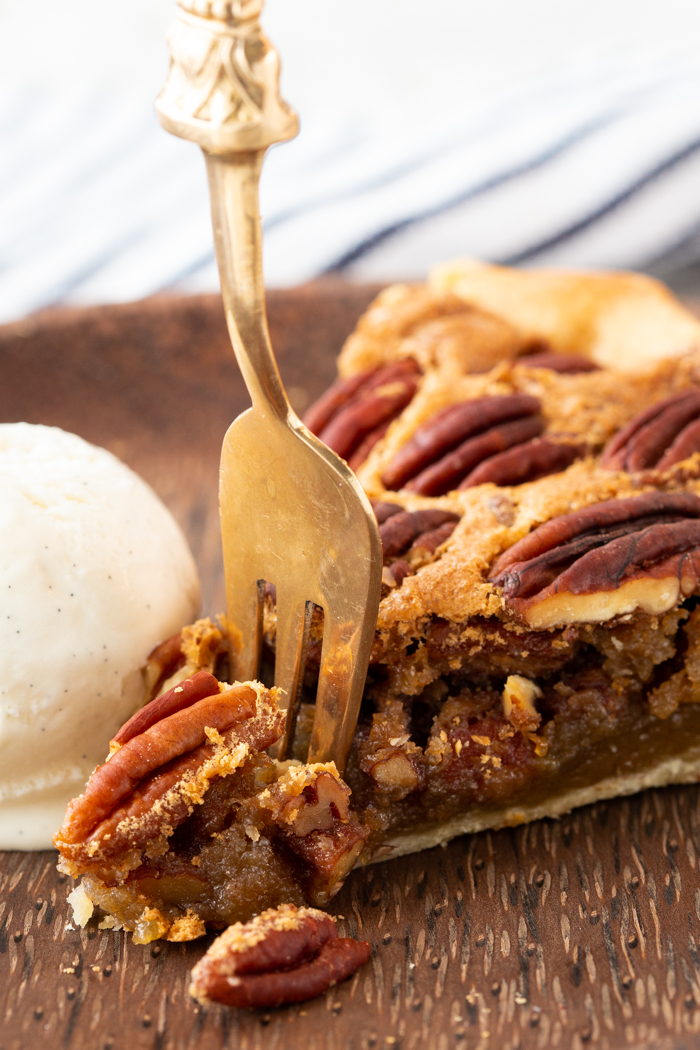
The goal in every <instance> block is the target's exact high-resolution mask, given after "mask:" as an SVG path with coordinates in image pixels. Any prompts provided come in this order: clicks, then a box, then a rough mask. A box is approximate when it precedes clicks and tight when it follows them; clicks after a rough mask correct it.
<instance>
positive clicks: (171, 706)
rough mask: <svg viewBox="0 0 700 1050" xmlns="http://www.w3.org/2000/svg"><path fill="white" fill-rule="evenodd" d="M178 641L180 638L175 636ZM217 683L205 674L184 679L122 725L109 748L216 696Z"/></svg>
mask: <svg viewBox="0 0 700 1050" xmlns="http://www.w3.org/2000/svg"><path fill="white" fill-rule="evenodd" d="M176 637H177V638H178V639H179V637H180V636H179V635H177V636H176ZM218 695H219V683H218V681H217V680H216V678H215V677H214V675H213V674H209V672H208V671H198V672H197V674H193V675H191V676H190V677H189V678H186V679H185V680H184V681H183V682H180V684H179V685H176V686H174V687H173V688H172V689H169V690H168V692H167V693H163V695H162V696H159V697H156V698H155V699H154V700H151V702H150V703H148V704H146V705H145V707H142V708H141V709H140V710H139V711H137V712H136V714H135V715H132V717H131V718H130V719H129V721H128V722H125V723H124V725H123V726H122V727H121V729H120V730H119V732H118V733H117V734H116V736H115V737H114V739H113V740H112V741H111V742H110V743H111V744H126V743H127V742H128V741H129V740H131V739H132V738H133V737H135V736H138V735H139V733H144V732H145V731H146V730H147V729H150V727H151V726H152V725H155V724H156V722H160V721H162V719H164V718H166V717H167V716H168V715H174V714H175V712H176V711H182V710H184V709H185V708H186V707H191V706H192V704H196V703H197V701H198V700H203V699H204V697H206V696H218Z"/></svg>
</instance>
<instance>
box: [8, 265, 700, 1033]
mask: <svg viewBox="0 0 700 1050" xmlns="http://www.w3.org/2000/svg"><path fill="white" fill-rule="evenodd" d="M375 291H376V289H375V288H353V287H351V286H348V285H343V284H340V283H330V282H329V283H327V284H318V285H310V286H307V287H305V288H301V289H296V290H293V291H289V292H277V293H273V294H271V295H270V299H269V307H270V321H271V330H272V336H273V342H274V344H275V348H276V350H277V354H278V357H279V361H280V367H281V370H282V373H283V376H284V379H285V382H286V384H287V388H288V390H289V392H290V396H291V398H292V401H293V403H294V404H295V407H296V408H297V409H298V410H303V409H304V407H305V405H306V404H308V403H309V402H310V401H311V400H312V399H313V398H315V397H316V396H317V395H318V394H319V393H320V392H321V391H322V390H323V389H325V387H326V386H327V385H328V383H329V382H330V381H331V379H332V378H333V376H334V373H335V367H334V358H335V355H336V354H337V352H338V350H339V349H340V346H341V345H342V341H343V339H344V337H345V336H346V335H347V333H348V332H349V331H350V330H351V328H352V326H353V324H354V321H355V319H356V318H357V316H358V315H359V314H360V313H361V311H362V310H363V309H364V307H365V306H366V304H367V302H368V301H369V300H370V299H371V297H372V296H373V294H374V293H375ZM246 404H247V397H246V394H245V390H244V388H243V384H242V382H241V380H240V377H239V375H238V371H237V368H236V365H235V362H234V360H233V355H232V352H231V350H230V347H229V344H228V339H227V336H226V332H225V328H224V321H223V314H222V311H221V306H220V303H219V300H218V298H217V297H215V296H206V297H196V298H190V299H154V300H150V301H147V302H144V303H139V304H134V305H127V306H113V307H102V308H99V309H90V310H80V311H63V312H61V313H54V314H45V315H42V316H40V317H38V318H35V319H30V320H27V321H23V322H21V323H18V324H15V325H10V326H6V327H5V328H4V329H0V420H2V421H15V420H21V419H26V420H29V421H30V422H41V423H51V424H56V425H58V426H62V427H64V428H65V429H67V430H72V431H74V432H76V433H78V434H81V435H82V436H83V437H85V438H88V439H89V440H90V441H94V442H96V443H97V444H100V445H104V446H106V447H107V448H109V449H111V450H112V451H113V452H116V453H117V455H119V456H120V457H121V458H122V459H124V460H125V461H126V462H127V463H129V464H130V465H131V466H132V467H134V468H135V469H136V470H137V471H139V473H141V474H142V475H143V476H144V477H145V478H146V479H147V480H148V481H149V482H150V483H151V484H152V485H153V486H154V488H155V489H156V491H157V492H158V493H159V494H160V495H161V496H162V497H163V499H164V500H165V501H166V503H167V504H168V505H169V506H170V507H171V509H172V510H173V511H174V513H175V515H176V516H177V518H178V519H179V521H180V522H181V524H182V525H183V527H184V529H185V531H186V533H187V535H188V537H189V539H190V542H191V543H192V546H193V549H194V552H195V556H196V558H197V561H198V563H199V567H200V571H201V574H202V578H203V584H204V595H205V598H204V607H205V610H206V611H210V612H215V611H218V610H220V609H222V608H223V587H222V576H221V556H220V548H219V534H218V521H217V510H216V476H217V468H218V456H219V449H220V445H221V440H222V437H223V434H224V431H225V429H226V427H227V426H228V424H229V422H230V421H231V419H232V418H233V417H234V416H235V415H236V414H237V413H238V412H239V411H241V410H242V409H243V408H244V407H245V406H246ZM37 644H40V639H38V640H37ZM699 864H700V791H699V789H698V788H697V787H684V788H669V789H666V790H663V791H652V792H646V793H645V794H643V795H639V796H636V797H634V798H632V799H622V800H618V801H615V802H610V803H600V804H599V805H596V806H592V807H588V808H586V809H583V810H579V811H578V812H576V813H575V814H573V816H571V817H569V818H565V819H563V820H561V821H543V822H540V823H537V824H532V825H529V826H525V827H522V828H518V829H517V830H506V831H501V832H497V833H484V834H482V835H476V836H472V837H465V838H462V839H458V840H456V841H455V842H453V843H452V844H451V845H450V846H448V847H447V848H446V849H436V850H432V851H431V852H428V853H423V854H419V855H417V856H413V857H408V858H402V859H400V860H396V861H389V862H386V863H384V864H380V865H376V866H374V867H370V868H368V869H365V870H363V871H359V872H356V873H354V874H353V876H352V877H351V878H350V879H349V880H348V883H347V884H346V886H345V888H344V889H343V891H342V892H341V894H340V895H339V896H338V897H337V898H336V900H335V901H334V902H333V908H332V910H333V911H334V913H336V914H338V915H342V916H343V919H342V920H341V923H340V925H341V927H344V929H345V930H346V931H347V932H349V933H350V934H351V935H354V936H357V935H360V936H362V937H363V938H366V939H368V940H369V941H370V942H371V943H372V959H371V962H370V963H368V964H367V966H366V967H364V969H362V970H361V971H360V972H359V973H358V974H356V975H355V977H354V978H352V979H351V980H350V981H348V982H346V983H345V984H343V985H341V986H340V987H338V988H335V989H333V990H331V992H329V993H328V995H326V996H325V997H324V998H321V999H318V1000H316V1001H314V1002H310V1003H307V1004H305V1005H302V1006H299V1007H292V1008H285V1009H281V1010H276V1011H271V1012H270V1013H261V1012H258V1013H256V1012H243V1011H235V1010H227V1009H224V1008H220V1007H212V1008H208V1009H202V1008H200V1007H198V1006H196V1005H195V1004H194V1002H193V1001H192V1000H190V999H189V997H188V995H187V984H188V977H189V970H190V968H191V966H192V964H193V963H194V962H195V961H196V960H197V959H198V958H199V956H200V955H201V954H202V951H203V947H204V942H203V941H202V942H195V943H193V944H187V945H178V944H165V943H163V944H161V943H156V944H153V945H149V946H145V947H142V946H137V945H134V944H133V943H132V942H131V940H130V938H129V937H128V936H126V935H124V934H121V933H117V934H114V933H111V932H107V931H99V930H97V929H96V928H93V927H89V928H87V929H85V930H76V929H74V928H73V926H72V925H71V923H70V919H69V912H70V909H69V908H68V907H67V905H66V894H67V892H68V890H69V884H68V882H67V880H65V878H64V877H63V876H59V875H58V874H57V873H56V870H55V854H53V853H51V852H45V853H5V854H0V975H2V986H1V987H0V1050H26V1048H34V1047H44V1046H46V1047H51V1048H52V1050H53V1048H57V1047H62V1048H65V1050H68V1048H71V1050H78V1048H80V1050H83V1048H94V1050H112V1048H114V1050H120V1048H122V1047H123V1048H127V1050H140V1048H153V1050H170V1048H172V1050H180V1048H182V1050H184V1048H189V1047H198V1048H200V1047H201V1048H207V1050H208V1048H212V1050H219V1048H223V1047H230V1048H232V1050H233V1048H235V1050H238V1048H240V1050H245V1048H250V1050H253V1048H259V1050H285V1048H290V1050H295V1048H299V1050H312V1048H313V1050H334V1048H338V1050H340V1048H344V1050H361V1048H362V1050H365V1048H366V1050H371V1048H377V1050H379V1048H392V1047H402V1048H417V1047H421V1048H422V1047H426V1048H435V1050H449V1048H453V1047H456V1048H462V1047H464V1048H472V1047H481V1048H484V1050H486V1048H498V1050H502V1048H513V1050H515V1048H516V1047H520V1048H522V1050H530V1048H532V1050H535V1048H537V1050H540V1048H542V1050H544V1048H547V1047H567V1048H568V1047H571V1048H576V1050H583V1048H584V1047H588V1046H595V1047H607V1048H617V1047H623V1046H625V1047H629V1046H633V1047H637V1048H641V1047H649V1048H652V1047H653V1048H657V1047H661V1048H672V1047H673V1048H677V1050H680V1048H681V1047H696V1046H700V877H699V875H700V868H699Z"/></svg>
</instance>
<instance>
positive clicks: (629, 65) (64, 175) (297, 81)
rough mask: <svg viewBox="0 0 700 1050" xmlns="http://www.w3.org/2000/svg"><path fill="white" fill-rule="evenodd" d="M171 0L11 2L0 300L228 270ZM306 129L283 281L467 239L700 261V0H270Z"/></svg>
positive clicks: (41, 298) (6, 313)
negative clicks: (175, 104)
mask: <svg viewBox="0 0 700 1050" xmlns="http://www.w3.org/2000/svg"><path fill="white" fill-rule="evenodd" d="M174 10H175V8H174V3H173V2H172V0H65V2H63V3H60V4H57V3H56V2H55V0H26V2H22V3H19V2H18V0H0V146H1V149H0V320H2V321H6V320H11V319H13V318H15V317H19V316H22V315H23V314H26V313H28V312H30V311H33V310H36V309H39V308H41V307H44V306H47V305H51V304H55V303H72V304H77V303H94V302H106V301H120V300H128V299H136V298H140V297H142V296H145V295H149V294H153V293H156V292H162V291H200V290H207V289H215V288H216V287H217V286H218V279H217V274H216V268H215V265H214V261H213V251H212V242H211V232H210V223H209V206H208V198H207V192H206V184H205V176H204V166H203V163H202V159H201V155H200V153H199V151H198V150H197V148H196V147H194V146H192V145H191V144H189V143H185V142H182V141H181V140H178V139H175V138H173V137H172V136H170V135H168V134H166V133H165V132H164V131H162V130H161V128H160V126H159V124H158V123H157V121H156V119H155V116H154V112H153V99H154V97H155V95H156V94H157V93H158V91H159V89H160V88H161V86H162V84H163V82H164V78H165V73H166V69H167V54H166V48H165V42H164V38H165V30H166V27H167V25H168V22H169V21H170V20H171V18H172V17H173V16H174ZM263 22H264V26H265V29H266V31H267V33H268V35H269V36H270V38H271V40H272V42H273V43H274V44H275V46H276V47H277V48H278V50H279V52H280V54H281V56H282V64H283V70H282V89H283V96H284V97H285V99H287V101H289V102H290V103H291V104H292V105H294V106H295V108H296V109H297V110H298V112H299V114H300V117H301V127H302V131H301V134H300V135H299V137H298V138H297V139H296V140H294V141H293V142H292V143H289V144H286V145H284V146H280V147H277V148H275V149H274V150H272V151H271V152H270V154H269V156H268V158H267V160H266V164H265V169H264V174H263V185H262V196H261V203H262V212H263V220H264V229H265V270H266V279H267V282H268V284H269V285H273V286H274V285H278V286H279V285H290V284H296V283H298V282H302V281H305V280H308V279H310V278H313V277H316V276H319V275H322V274H324V273H329V272H331V273H341V274H343V275H345V276H348V277H350V278H352V279H356V280H392V279H395V278H411V279H416V278H421V277H422V276H423V275H424V274H425V272H426V270H427V269H428V268H429V266H430V265H431V264H432V263H434V262H437V261H439V260H442V259H446V258H450V257H453V256H456V255H471V256H478V257H481V258H485V259H489V260H493V261H498V262H508V263H518V264H521V265H526V266H530V265H557V266H559V265H561V266H574V267H576V266H586V267H592V266H596V267H599V266H603V267H635V268H641V269H646V270H649V271H651V272H656V273H659V274H660V275H661V276H665V277H670V278H671V280H672V281H675V282H676V284H678V283H679V282H680V283H681V284H682V280H683V275H684V274H686V275H687V274H695V273H696V267H697V266H698V264H700V49H699V47H698V41H699V40H700V4H698V3H697V0H635V2H630V0H586V2H583V0H527V2H525V0H489V2H488V3H485V2H483V0H481V2H479V3H477V2H476V0H432V2H431V3H430V4H426V3H425V2H419V0H352V2H351V0H267V3H266V7H265V12H264V20H263Z"/></svg>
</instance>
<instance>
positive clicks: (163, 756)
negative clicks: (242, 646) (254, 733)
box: [55, 672, 259, 849]
mask: <svg viewBox="0 0 700 1050" xmlns="http://www.w3.org/2000/svg"><path fill="white" fill-rule="evenodd" d="M202 674H206V672H202ZM196 677H199V676H196ZM209 678H211V679H212V680H213V684H212V685H210V686H209V687H210V688H212V689H213V688H216V694H215V695H209V696H205V697H203V698H202V699H199V700H197V701H196V702H194V703H193V704H191V706H189V707H186V708H185V709H184V710H179V711H175V712H174V713H172V714H166V715H165V717H162V718H161V719H160V721H157V722H155V723H154V724H153V725H149V726H148V728H146V729H145V730H144V731H143V732H140V733H139V734H138V735H137V736H132V737H131V739H129V740H127V742H126V743H125V744H123V745H122V746H121V747H120V748H119V749H118V750H117V751H115V752H113V753H112V755H111V756H110V758H109V759H108V761H107V762H105V763H104V765H101V766H98V767H97V769H96V770H95V771H94V773H92V775H91V776H90V779H89V780H88V783H87V786H86V788H85V791H84V792H83V794H82V795H79V796H78V798H75V799H73V801H72V802H70V803H69V804H68V808H67V810H66V816H65V819H64V821H63V825H62V827H61V829H60V831H59V832H58V833H57V835H56V837H55V841H56V844H57V846H58V848H59V849H61V847H62V846H64V845H65V846H68V845H71V844H75V843H80V842H82V841H84V840H85V839H86V838H87V837H88V835H89V834H90V832H91V831H93V829H94V828H95V827H96V826H97V825H99V824H100V823H101V822H102V821H103V820H104V818H105V817H107V816H108V815H109V814H110V813H112V811H113V810H114V809H115V808H116V807H117V806H118V805H119V803H120V802H121V801H122V800H123V799H125V798H128V797H129V796H130V795H132V794H133V792H134V790H135V789H136V787H137V785H139V784H140V783H141V782H142V781H143V780H144V779H145V778H146V777H147V776H149V774H153V773H155V772H156V771H158V770H163V769H164V768H165V767H167V766H168V764H169V763H171V762H172V761H173V760H175V759H178V758H180V756H182V755H186V754H187V753H189V752H193V751H195V750H196V749H197V748H199V747H200V746H201V745H203V744H204V742H205V741H206V739H207V732H206V731H207V730H209V731H210V732H211V731H215V732H218V733H224V732H225V731H226V730H229V729H230V728H231V727H232V726H234V725H236V724H240V723H243V722H245V721H246V720H249V719H252V718H253V717H254V716H255V715H256V713H257V711H258V700H259V697H258V693H257V692H256V690H255V689H253V688H251V687H250V686H247V685H236V686H232V687H230V688H228V689H225V690H224V691H223V692H219V683H218V682H217V681H216V679H215V678H213V676H209ZM192 681H193V679H190V680H189V682H190V683H191V682H192ZM182 684H183V685H184V683H182ZM166 695H167V694H166ZM154 703H155V704H158V701H154ZM149 706H150V705H149Z"/></svg>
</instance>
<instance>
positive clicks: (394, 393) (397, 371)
mask: <svg viewBox="0 0 700 1050" xmlns="http://www.w3.org/2000/svg"><path fill="white" fill-rule="evenodd" d="M421 375H422V372H421V369H420V366H419V365H418V364H417V363H416V361H414V360H413V358H411V357H405V358H402V359H401V360H400V361H395V362H393V363H392V364H389V365H382V366H381V367H380V368H373V369H371V370H369V371H367V372H362V373H361V374H360V375H356V376H352V377H351V378H350V379H342V380H339V381H338V382H337V383H334V384H333V386H332V387H331V388H330V389H329V390H328V391H327V392H326V393H325V394H324V395H323V396H322V397H321V398H319V400H318V401H317V402H316V403H315V404H314V405H312V406H311V408H310V409H309V410H308V412H307V413H306V415H305V416H304V423H305V425H306V426H307V427H308V429H309V430H310V431H311V433H312V434H316V436H317V437H319V438H320V439H321V441H323V442H324V444H326V445H328V447H329V448H331V449H333V451H334V452H337V453H338V455H339V456H342V457H343V459H347V460H348V461H349V462H350V465H351V466H352V467H353V469H355V468H357V467H359V466H360V464H361V463H362V462H364V459H365V458H366V457H367V456H368V455H369V453H370V451H371V449H372V448H373V447H374V445H375V444H376V443H377V441H379V439H380V438H381V437H383V435H384V433H386V430H387V428H388V426H389V424H390V423H391V422H392V421H393V420H394V419H396V417H397V416H398V415H400V413H401V412H402V411H403V409H404V408H405V407H406V405H408V404H409V402H410V401H411V400H412V399H413V395H414V394H415V392H416V390H417V388H418V382H419V379H420V377H421Z"/></svg>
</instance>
